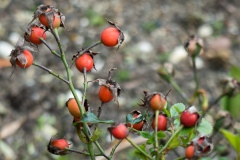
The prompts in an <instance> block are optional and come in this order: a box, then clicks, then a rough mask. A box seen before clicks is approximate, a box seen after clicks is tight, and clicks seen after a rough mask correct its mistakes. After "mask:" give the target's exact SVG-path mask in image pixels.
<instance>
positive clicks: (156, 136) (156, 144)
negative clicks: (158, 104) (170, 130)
mask: <svg viewBox="0 0 240 160" xmlns="http://www.w3.org/2000/svg"><path fill="white" fill-rule="evenodd" d="M158 115H159V110H156V111H155V128H154V139H155V143H154V147H155V151H156V157H155V159H156V160H158V159H159V153H158V149H159V144H158Z"/></svg>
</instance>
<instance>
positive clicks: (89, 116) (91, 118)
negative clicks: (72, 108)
mask: <svg viewBox="0 0 240 160" xmlns="http://www.w3.org/2000/svg"><path fill="white" fill-rule="evenodd" d="M81 122H86V123H91V124H94V123H105V124H113V123H114V121H112V120H100V119H98V117H97V116H96V115H95V114H93V113H91V112H86V113H85V114H84V115H83V118H82V120H81Z"/></svg>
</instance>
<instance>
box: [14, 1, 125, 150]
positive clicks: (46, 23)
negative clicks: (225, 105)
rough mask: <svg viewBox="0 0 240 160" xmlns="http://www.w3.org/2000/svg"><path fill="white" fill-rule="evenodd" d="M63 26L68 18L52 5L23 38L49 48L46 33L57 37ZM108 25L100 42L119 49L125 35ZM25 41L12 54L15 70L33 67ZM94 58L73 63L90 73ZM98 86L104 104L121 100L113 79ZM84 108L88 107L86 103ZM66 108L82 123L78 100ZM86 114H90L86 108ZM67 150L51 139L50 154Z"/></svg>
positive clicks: (85, 57)
mask: <svg viewBox="0 0 240 160" xmlns="http://www.w3.org/2000/svg"><path fill="white" fill-rule="evenodd" d="M64 22H65V16H64V15H63V14H62V13H61V12H59V11H58V9H56V8H54V7H53V6H50V5H40V6H38V8H37V10H36V11H35V12H34V15H33V19H32V21H31V22H30V23H29V24H28V25H27V27H26V31H25V33H24V36H23V37H24V39H25V41H27V42H29V43H30V45H31V46H37V45H40V44H42V43H44V44H45V45H46V46H47V47H48V44H47V42H46V40H47V36H46V32H47V31H49V32H51V33H52V34H53V35H54V29H57V28H59V27H65V26H64ZM108 23H109V24H110V25H111V26H110V27H108V28H106V29H105V30H103V32H102V33H101V37H100V42H101V43H102V44H103V45H105V46H107V47H114V46H118V47H119V46H120V45H121V44H122V42H123V40H124V35H123V33H122V31H121V30H120V28H119V27H118V26H117V25H116V24H115V23H113V22H111V21H108ZM54 36H56V35H54ZM24 39H23V38H20V39H19V40H18V42H17V43H16V47H15V49H14V50H12V51H11V54H10V56H11V59H10V62H11V64H12V66H13V67H14V69H15V68H16V66H19V67H21V68H28V67H30V66H31V65H32V64H33V61H34V58H33V55H32V52H35V50H34V49H33V48H32V47H28V46H24ZM94 55H95V53H93V52H92V51H90V50H86V51H85V52H84V53H82V54H79V53H78V54H77V55H74V56H73V60H74V62H75V66H76V68H77V69H78V70H79V71H80V72H82V73H84V72H90V71H91V70H92V68H95V66H94V59H93V56H94ZM109 76H110V75H109ZM98 82H99V85H101V87H100V90H99V99H100V100H101V101H102V103H107V102H110V101H111V100H112V99H113V98H114V97H115V96H118V94H119V88H120V87H119V85H118V84H117V83H115V82H114V81H112V80H111V79H107V80H104V79H98ZM85 104H87V100H86V101H85ZM66 105H67V107H68V110H69V112H70V114H71V115H72V116H73V117H74V122H79V121H80V120H81V119H80V117H81V113H80V110H79V106H78V104H77V102H76V100H75V98H71V99H69V100H68V101H67V102H66ZM85 111H88V108H87V107H86V108H85ZM64 148H69V144H68V143H67V141H66V140H65V139H51V140H50V142H49V145H48V150H49V151H50V152H51V153H53V154H59V155H64V154H66V152H65V151H64Z"/></svg>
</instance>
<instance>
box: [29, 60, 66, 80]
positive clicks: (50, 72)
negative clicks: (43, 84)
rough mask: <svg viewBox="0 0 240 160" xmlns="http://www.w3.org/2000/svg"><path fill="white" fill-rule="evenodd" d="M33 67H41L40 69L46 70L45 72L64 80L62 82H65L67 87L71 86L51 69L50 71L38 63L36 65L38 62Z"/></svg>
mask: <svg viewBox="0 0 240 160" xmlns="http://www.w3.org/2000/svg"><path fill="white" fill-rule="evenodd" d="M33 65H34V66H36V67H39V68H41V69H43V70H45V71H47V72H48V73H49V74H51V75H53V76H55V77H57V78H58V79H60V80H62V81H63V82H65V83H66V84H67V85H69V81H67V80H66V79H64V78H62V77H61V76H60V75H59V74H57V73H55V72H53V71H52V70H51V69H49V68H47V67H45V66H42V65H40V64H38V63H36V62H33Z"/></svg>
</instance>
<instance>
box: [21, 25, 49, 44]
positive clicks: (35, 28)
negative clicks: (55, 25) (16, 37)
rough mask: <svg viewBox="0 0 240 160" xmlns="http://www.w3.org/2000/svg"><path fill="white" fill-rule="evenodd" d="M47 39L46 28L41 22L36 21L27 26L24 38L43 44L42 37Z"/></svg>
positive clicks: (32, 42)
mask: <svg viewBox="0 0 240 160" xmlns="http://www.w3.org/2000/svg"><path fill="white" fill-rule="evenodd" d="M40 38H42V39H43V40H46V38H47V36H46V33H45V28H44V27H43V25H41V24H39V23H34V24H31V25H29V26H27V27H26V30H25V33H24V39H25V40H26V41H27V42H29V43H31V44H35V45H38V44H41V43H42V41H41V39H40Z"/></svg>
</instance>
